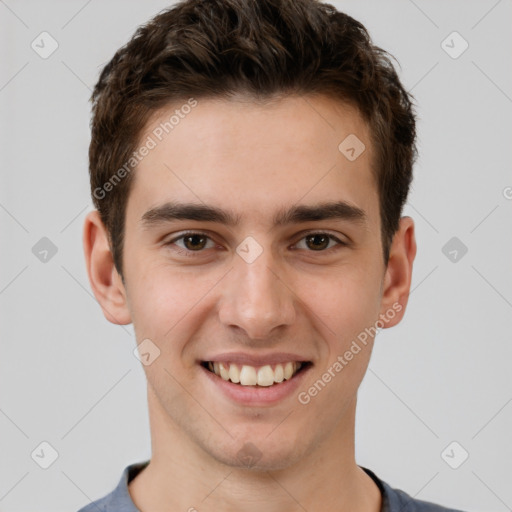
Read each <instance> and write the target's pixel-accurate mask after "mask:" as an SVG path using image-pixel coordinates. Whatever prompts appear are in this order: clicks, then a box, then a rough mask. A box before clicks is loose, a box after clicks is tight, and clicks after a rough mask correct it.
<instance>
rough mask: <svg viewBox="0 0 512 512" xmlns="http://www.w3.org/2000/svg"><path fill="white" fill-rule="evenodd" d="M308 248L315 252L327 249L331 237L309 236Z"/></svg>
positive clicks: (321, 235)
mask: <svg viewBox="0 0 512 512" xmlns="http://www.w3.org/2000/svg"><path fill="white" fill-rule="evenodd" d="M305 239H306V240H307V242H306V243H307V244H308V247H309V248H310V249H313V250H314V251H317V250H321V249H325V248H326V247H327V246H328V245H329V237H328V236H327V235H324V234H321V233H320V234H315V235H308V236H307V237H305Z"/></svg>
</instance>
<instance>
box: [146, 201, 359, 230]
mask: <svg viewBox="0 0 512 512" xmlns="http://www.w3.org/2000/svg"><path fill="white" fill-rule="evenodd" d="M240 219H241V217H240V215H237V214H235V213H233V212H231V211H229V210H223V209H221V208H218V207H216V206H209V205H205V204H198V203H178V202H167V203H164V204H162V205H159V206H156V207H154V208H151V209H149V210H148V211H146V212H145V213H144V214H143V215H142V217H141V222H142V224H143V226H144V228H145V229H150V228H151V227H153V226H156V225H159V224H163V223H167V222H172V221H174V220H196V221H203V222H216V223H220V224H225V225H227V226H230V227H235V226H237V225H238V224H239V223H240ZM328 219H335V220H349V221H352V222H356V223H358V224H365V223H366V222H367V215H366V213H365V212H364V210H362V209H361V208H359V207H357V206H354V205H351V204H349V203H347V202H345V201H331V202H324V203H320V204H316V205H312V206H309V205H298V206H292V207H291V208H289V209H285V208H281V209H280V210H278V211H277V212H276V214H275V215H274V217H273V223H274V226H276V227H277V226H284V225H288V224H299V223H303V222H310V221H321V220H328Z"/></svg>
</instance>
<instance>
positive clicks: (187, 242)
mask: <svg viewBox="0 0 512 512" xmlns="http://www.w3.org/2000/svg"><path fill="white" fill-rule="evenodd" d="M208 240H210V242H211V245H210V246H209V247H207V246H206V244H207V242H208ZM178 242H180V243H178ZM180 244H183V245H180ZM165 245H166V246H168V247H171V248H172V249H173V250H175V251H176V252H179V253H185V254H186V253H189V254H190V255H192V256H193V255H194V253H201V252H204V251H203V249H210V248H212V247H214V246H215V243H214V242H213V240H211V239H210V237H209V236H207V235H206V234H205V233H200V232H190V233H184V234H182V235H181V236H178V237H176V238H173V239H172V240H169V242H167V243H166V244H165Z"/></svg>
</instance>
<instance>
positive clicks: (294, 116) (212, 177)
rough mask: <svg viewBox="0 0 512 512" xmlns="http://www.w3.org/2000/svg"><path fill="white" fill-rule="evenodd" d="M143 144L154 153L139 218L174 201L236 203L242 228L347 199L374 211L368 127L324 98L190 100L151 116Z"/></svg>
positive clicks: (147, 162)
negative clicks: (249, 220)
mask: <svg viewBox="0 0 512 512" xmlns="http://www.w3.org/2000/svg"><path fill="white" fill-rule="evenodd" d="M194 103H195V104H194ZM144 144H146V145H148V146H149V145H150V146H151V150H150V151H148V152H147V154H146V156H145V157H144V158H143V159H142V160H141V161H140V162H139V164H138V165H137V167H136V169H135V172H134V182H133V185H132V191H131V194H130V200H129V202H130V201H131V202H132V204H133V205H134V206H135V207H136V209H137V211H138V213H139V216H142V215H143V214H144V212H145V211H146V210H147V209H148V208H150V207H153V208H154V207H155V206H157V205H158V204H164V203H165V202H168V201H179V202H184V203H187V202H188V203H190V202H194V203H203V204H208V205H211V206H216V207H221V206H222V205H226V204H228V205H229V210H230V211H232V212H238V213H239V215H238V217H239V218H240V220H241V221H242V222H243V221H244V219H245V218H246V217H250V216H256V217H257V218H258V219H259V220H260V221H261V222H268V223H269V224H270V223H272V221H273V219H275V217H276V212H277V211H278V210H279V211H282V210H283V207H285V206H287V205H293V204H298V203H300V204H311V205H312V204H315V203H319V202H322V203H325V202H334V201H339V200H343V201H345V202H347V203H349V204H352V205H354V206H356V207H358V208H359V209H361V210H363V211H366V212H368V213H369V214H371V213H372V212H374V211H375V212H376V210H375V207H376V202H378V196H377V190H376V186H375V182H374V177H373V171H372V162H373V148H372V145H371V142H370V137H369V129H368V126H367V125H366V123H365V122H364V121H363V120H362V118H361V116H360V115H359V114H358V112H357V110H356V109H355V108H353V107H351V106H350V105H346V104H344V103H342V102H340V101H336V100H333V99H330V98H327V97H324V96H302V97H298V96H289V97H285V98H282V99H280V100H276V101H273V102H270V103H267V104H261V103H255V102H253V101H250V100H240V99H236V100H220V99H198V100H193V102H192V101H188V102H187V101H186V100H184V101H183V102H181V103H173V104H172V105H170V106H169V107H166V108H164V109H161V110H159V111H158V112H156V113H155V114H154V115H153V116H152V117H151V119H150V120H149V121H148V123H147V125H146V127H145V130H144V131H143V133H142V134H141V137H140V140H139V147H140V146H141V145H144ZM347 150H348V152H347ZM143 210H144V211H143Z"/></svg>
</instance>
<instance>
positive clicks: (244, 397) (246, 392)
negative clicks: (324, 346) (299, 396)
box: [199, 365, 311, 406]
mask: <svg viewBox="0 0 512 512" xmlns="http://www.w3.org/2000/svg"><path fill="white" fill-rule="evenodd" d="M199 368H200V369H201V370H202V371H203V373H204V374H205V375H206V377H207V378H208V379H210V381H211V382H212V383H213V384H214V385H215V386H218V388H219V389H220V391H221V392H223V393H224V394H225V395H226V396H227V397H228V398H230V399H231V400H233V401H235V402H238V403H240V404H242V405H253V406H265V405H273V404H276V403H277V402H279V401H280V400H283V399H285V398H287V397H289V396H290V395H292V394H293V393H294V392H296V391H297V388H298V387H299V386H300V384H301V382H302V381H303V379H304V376H305V374H306V373H308V371H309V369H310V368H311V365H308V366H307V367H306V368H304V369H302V370H300V371H299V373H297V374H296V375H294V376H293V377H292V378H291V379H288V380H283V382H280V383H279V384H272V386H242V385H241V384H234V383H233V382H231V381H228V380H224V379H222V378H221V377H219V376H218V375H216V374H215V373H213V372H211V371H209V370H207V369H206V368H205V367H204V366H201V365H199Z"/></svg>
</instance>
